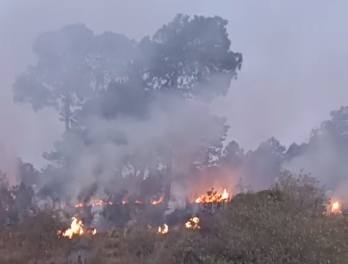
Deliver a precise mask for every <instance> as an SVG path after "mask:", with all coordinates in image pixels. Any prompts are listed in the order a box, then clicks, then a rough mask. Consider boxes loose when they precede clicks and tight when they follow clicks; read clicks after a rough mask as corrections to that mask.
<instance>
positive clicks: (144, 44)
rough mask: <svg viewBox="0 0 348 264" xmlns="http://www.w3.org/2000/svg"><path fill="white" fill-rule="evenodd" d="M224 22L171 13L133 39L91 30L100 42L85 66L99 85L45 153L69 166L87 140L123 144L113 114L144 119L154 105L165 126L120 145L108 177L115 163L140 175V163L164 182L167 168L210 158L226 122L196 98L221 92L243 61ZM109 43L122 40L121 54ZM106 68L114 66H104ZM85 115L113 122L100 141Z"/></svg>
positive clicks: (213, 157)
mask: <svg viewBox="0 0 348 264" xmlns="http://www.w3.org/2000/svg"><path fill="white" fill-rule="evenodd" d="M226 25H227V21H226V20H223V19H221V18H219V17H214V18H205V17H198V16H196V17H194V18H193V19H190V18H189V17H188V16H184V15H178V16H177V17H176V18H175V19H174V20H173V21H172V22H171V23H169V24H168V25H165V26H163V27H162V28H161V29H160V30H158V31H157V32H156V33H155V35H154V36H153V37H152V38H149V37H148V38H144V39H142V40H141V41H140V42H139V43H136V42H134V41H130V42H128V40H127V38H126V37H124V36H121V35H118V34H115V33H107V34H103V35H101V36H99V37H98V38H96V37H94V42H93V43H99V44H93V47H94V49H93V51H92V52H91V54H92V55H93V56H94V57H93V56H92V55H89V57H88V58H90V61H93V63H94V64H93V65H94V66H95V65H99V66H97V67H94V66H93V69H94V70H93V71H92V72H93V74H94V75H98V78H96V77H94V79H95V80H98V81H97V82H98V84H97V85H96V86H98V87H99V86H100V87H103V88H100V89H99V88H98V89H97V90H98V92H95V93H93V94H92V96H90V97H89V98H87V99H86V100H84V102H83V104H82V106H81V108H80V109H79V110H76V111H75V112H74V116H75V118H76V121H75V122H74V125H73V126H71V129H70V130H69V131H68V132H66V133H65V134H64V135H63V138H62V140H60V141H58V142H57V143H56V144H55V148H56V150H55V151H54V152H52V153H50V154H49V155H48V154H46V155H45V157H46V158H47V159H50V160H51V161H54V162H56V163H57V165H58V166H63V167H65V168H67V171H68V170H70V168H71V167H70V165H72V164H74V162H75V161H76V160H78V159H79V157H80V156H81V155H83V154H84V153H83V151H84V150H85V149H86V146H87V147H88V146H93V149H94V151H97V149H98V144H99V145H101V144H104V143H105V142H106V141H107V142H108V143H110V144H113V146H115V147H120V148H122V149H127V144H129V142H128V138H127V137H128V135H127V133H126V132H124V131H123V130H122V129H120V128H122V123H117V122H114V121H118V120H120V119H121V120H123V119H127V120H128V119H129V120H133V121H134V122H135V123H136V122H138V121H140V122H143V123H147V122H148V121H149V124H151V122H153V118H154V117H152V116H151V114H152V112H153V111H152V110H153V109H154V108H156V111H157V112H160V113H161V114H163V115H164V116H166V119H167V120H169V121H168V127H167V128H166V129H167V130H166V129H163V128H161V129H162V130H165V131H162V132H161V133H159V132H155V130H156V129H155V128H154V129H153V130H151V129H150V130H151V131H153V133H154V134H156V133H157V134H158V135H157V134H156V135H157V136H156V137H155V136H154V137H153V138H150V139H149V140H148V141H146V142H140V141H137V143H136V144H135V145H134V143H133V145H132V147H131V149H130V150H129V151H128V149H127V151H125V153H124V159H123V160H118V161H117V162H116V161H115V166H114V168H115V177H117V175H118V174H119V173H120V171H121V169H122V168H121V167H122V166H123V167H125V166H128V165H131V166H132V167H133V169H134V171H135V172H136V173H135V174H136V175H140V176H143V175H144V173H143V172H144V171H145V169H146V168H147V167H150V168H156V167H157V166H158V165H159V164H162V165H163V166H164V167H165V168H166V169H165V170H163V171H162V172H161V176H162V178H163V179H164V182H165V185H166V186H167V187H168V186H169V187H170V181H171V176H172V174H175V173H178V172H174V170H175V169H176V167H181V168H184V167H185V166H186V165H189V166H187V168H189V167H190V166H192V165H193V166H196V167H204V166H210V165H213V164H214V163H215V162H216V160H217V159H218V158H219V157H220V156H221V151H222V147H223V144H222V142H223V141H224V139H225V138H226V134H227V131H228V128H229V127H228V126H227V124H226V119H225V118H222V117H218V116H216V115H213V114H212V113H210V111H209V107H208V106H207V105H206V104H205V102H204V104H202V99H204V100H208V101H210V100H211V99H213V98H214V97H216V96H221V95H225V94H226V93H227V91H228V89H229V87H230V82H231V80H232V79H233V78H236V76H237V71H238V70H239V69H240V67H241V63H242V56H241V54H239V53H234V52H232V51H231V50H230V44H231V43H230V40H229V38H228V35H227V33H226ZM115 43H123V44H122V45H121V44H120V47H121V49H122V47H123V48H124V47H125V46H128V48H129V49H125V54H126V55H125V54H123V53H122V52H120V50H119V49H117V48H116V46H115V45H116V44H115ZM127 43H128V44H129V45H128V44H127ZM96 47H98V49H97V48H96ZM127 54H128V55H127ZM110 65H111V66H110ZM95 68H98V69H97V70H95ZM111 68H113V69H115V71H114V72H112V71H110V69H111ZM107 69H109V70H107ZM105 71H107V73H105ZM111 72H112V73H111ZM109 73H110V74H109ZM112 74H114V75H112ZM122 74H123V75H122ZM116 75H118V76H119V78H116V77H115V76H116ZM110 76H111V77H110ZM104 80H106V81H105V82H104ZM105 85H106V86H105ZM104 88H105V89H104ZM149 110H151V111H149ZM91 118H96V119H97V120H99V121H100V122H104V123H105V124H109V125H110V124H114V123H116V124H117V125H118V127H117V126H115V128H114V130H113V131H112V133H107V135H103V139H102V140H100V139H98V138H97V136H96V135H95V134H96V133H91V130H95V128H96V127H99V126H98V125H97V124H92V125H91V124H90V125H89V126H88V125H86V123H87V122H88V120H91ZM122 118H123V119H122ZM151 120H152V121H151ZM99 121H98V122H99ZM193 121H194V122H193ZM112 122H114V123H112ZM154 125H155V123H154ZM101 130H102V128H100V129H99V131H101ZM139 133H140V131H139ZM91 134H93V135H92V136H91ZM104 136H105V137H104ZM126 152H127V153H126ZM178 164H180V165H178ZM183 164H185V166H184V165H183ZM101 166H102V165H101ZM138 172H140V173H139V174H138ZM116 174H117V175H116ZM139 178H141V179H142V177H139ZM167 183H168V184H167ZM165 189H166V188H165ZM167 189H168V188H167Z"/></svg>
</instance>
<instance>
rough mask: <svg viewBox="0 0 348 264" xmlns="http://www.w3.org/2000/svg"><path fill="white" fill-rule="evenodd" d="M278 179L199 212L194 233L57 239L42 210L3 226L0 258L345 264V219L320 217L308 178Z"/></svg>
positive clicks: (319, 195) (320, 205) (316, 192)
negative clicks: (268, 186)
mask: <svg viewBox="0 0 348 264" xmlns="http://www.w3.org/2000/svg"><path fill="white" fill-rule="evenodd" d="M280 179H281V183H280V184H277V185H276V186H273V187H272V188H271V189H269V190H267V191H261V192H257V193H245V194H239V195H238V196H236V197H235V198H234V199H232V202H230V203H228V204H227V205H226V206H225V207H224V209H223V210H220V211H218V212H217V213H215V214H214V215H210V214H207V215H202V216H201V221H200V227H201V228H200V229H196V230H188V229H186V228H185V227H184V226H183V225H182V226H179V227H178V228H171V229H170V230H169V233H167V234H158V233H157V232H156V231H157V228H152V229H149V228H144V227H141V226H134V227H133V228H131V229H129V230H128V232H126V233H125V232H124V230H123V229H121V228H120V229H114V230H110V231H108V232H104V233H103V232H100V233H98V234H97V235H95V236H87V235H86V236H77V237H74V238H73V239H72V240H69V239H66V238H58V237H57V234H56V231H57V230H58V229H59V228H61V227H63V226H64V225H63V223H62V222H61V221H60V220H59V218H58V217H57V215H56V214H55V213H52V211H50V209H48V208H46V209H43V210H41V211H40V212H38V213H37V214H36V215H35V216H27V217H26V219H25V221H21V223H20V224H19V225H18V226H17V227H16V228H15V229H13V228H2V229H1V238H2V239H1V240H0V252H1V254H0V260H1V263H28V264H31V263H57V264H60V263H64V264H65V263H100V264H109V263H120V264H123V263H125V264H126V263H149V264H155V263H158V264H159V263H169V264H171V263H173V264H174V263H202V264H203V263H313V264H314V263H337V264H338V263H340V264H344V263H347V256H348V240H347V235H348V229H347V224H348V219H347V218H345V217H343V216H334V215H326V214H325V213H326V208H325V202H326V200H325V196H323V192H322V190H321V189H320V188H319V187H318V186H316V185H313V179H312V178H311V177H309V176H308V175H299V176H292V175H290V174H288V173H286V174H285V175H282V176H281V177H280ZM289 186H291V187H290V188H289ZM309 189H311V192H308V190H309ZM303 194H306V195H305V196H302V195H303ZM298 195H300V196H302V197H301V199H298V197H299V196H298ZM313 201H316V203H313ZM313 212H315V214H313Z"/></svg>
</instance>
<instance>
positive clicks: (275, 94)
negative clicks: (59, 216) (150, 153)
mask: <svg viewBox="0 0 348 264" xmlns="http://www.w3.org/2000/svg"><path fill="white" fill-rule="evenodd" d="M347 8H348V2H347V1H341V0H336V1H332V2H331V1H324V0H316V1H314V0H307V1H300V0H292V1H279V0H263V1H258V0H249V1H244V0H239V1H236V0H229V1H224V0H220V1H209V0H190V1H186V0H167V1H161V0H150V1H139V0H137V1H136V0H127V1H126V0H119V1H110V0H99V1H94V0H74V1H70V0H60V1H50V0H30V1H28V0H11V1H9V0H0V106H1V111H0V124H1V129H0V157H2V156H1V155H5V156H6V157H5V158H11V157H12V156H18V155H19V156H21V157H22V158H23V159H24V160H26V161H29V162H32V163H34V164H35V165H37V166H42V165H43V159H42V157H41V154H42V152H43V151H46V150H50V149H52V144H53V142H54V141H55V140H57V139H58V138H59V137H60V135H61V132H62V131H63V124H61V123H60V122H58V121H57V117H56V115H55V113H54V112H53V111H52V110H48V109H46V110H44V111H41V112H38V113H34V112H33V111H32V110H31V108H30V107H29V106H20V105H15V104H14V103H13V101H12V91H11V89H12V83H13V81H14V78H15V76H16V75H17V74H19V73H21V72H22V71H23V70H24V69H25V67H26V66H27V65H28V64H29V63H31V62H33V61H34V60H35V57H34V55H33V54H32V52H31V48H32V43H33V41H34V39H35V38H36V37H37V36H38V35H39V34H40V33H42V32H44V31H49V30H56V29H60V28H61V27H62V26H64V25H67V24H71V23H85V24H86V25H87V27H89V28H90V29H92V30H93V31H94V32H95V33H102V32H104V31H114V32H117V33H124V34H126V35H127V36H129V37H131V38H135V39H139V38H141V37H142V36H144V35H151V34H153V33H154V32H155V31H156V29H158V28H159V27H161V26H162V25H163V24H164V23H167V22H169V21H170V20H172V19H173V18H174V16H175V14H177V13H186V14H190V15H193V14H198V15H219V16H222V17H223V18H225V19H227V20H228V21H229V25H228V32H229V35H230V39H231V41H232V50H233V51H237V52H241V53H243V56H244V64H243V67H242V71H241V72H240V73H239V77H238V80H237V81H234V82H233V83H232V87H231V89H230V92H229V94H228V95H227V96H226V97H225V98H219V99H217V100H216V101H215V102H214V103H213V105H212V109H213V111H215V112H216V113H218V114H220V115H223V116H226V117H227V119H228V122H229V124H230V126H231V130H230V134H229V138H230V139H235V140H236V141H237V142H239V143H240V145H241V146H242V147H243V148H245V149H252V148H255V147H257V145H258V144H259V143H260V142H261V141H263V140H266V139H267V138H269V137H271V136H275V137H276V138H278V139H279V140H280V141H281V142H282V143H283V144H285V145H289V144H291V143H292V142H298V143H301V142H303V141H305V140H306V139H308V136H309V133H310V131H311V129H312V128H314V127H316V126H318V125H319V124H320V122H321V121H323V120H324V119H327V118H328V117H329V113H330V111H332V110H335V109H338V108H339V107H340V106H342V105H347V104H348V89H345V88H346V86H347V84H348V74H347V73H346V72H345V69H346V65H347V63H348V31H347V29H346V26H345V25H347V24H348V17H347V16H346V11H345V10H347ZM2 159H3V157H2Z"/></svg>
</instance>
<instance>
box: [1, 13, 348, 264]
mask: <svg viewBox="0 0 348 264" xmlns="http://www.w3.org/2000/svg"><path fill="white" fill-rule="evenodd" d="M227 23H228V22H227V21H226V20H224V19H222V18H220V17H202V16H195V17H193V18H190V17H189V16H186V15H177V16H176V17H175V18H174V19H173V20H172V21H171V22H170V23H168V24H166V25H164V26H163V27H161V28H160V29H159V30H158V31H157V32H156V33H155V34H154V35H153V36H151V37H144V38H143V39H142V40H140V41H134V40H131V39H129V38H127V37H126V36H124V35H120V34H116V33H113V32H106V33H103V34H101V35H95V34H94V33H93V32H92V31H91V30H90V29H88V28H87V27H86V26H84V25H82V24H75V25H68V26H66V27H64V28H62V29H61V30H58V31H52V32H47V33H44V34H42V35H41V36H39V38H38V39H37V40H36V41H35V43H34V48H33V51H34V53H35V55H37V57H38V60H37V63H36V64H35V65H30V66H28V67H27V69H26V71H25V72H23V73H22V74H20V75H19V76H18V77H17V78H16V80H15V82H14V85H13V93H14V96H13V99H14V101H15V102H16V103H21V104H22V103H28V104H30V105H31V106H32V108H33V109H34V110H35V111H38V110H40V109H42V108H44V107H53V108H54V109H56V110H57V112H58V114H59V115H60V120H61V121H64V125H65V132H64V134H63V135H62V138H61V139H60V140H58V141H57V142H56V144H55V149H54V151H52V152H49V153H44V154H43V156H44V157H45V159H46V160H47V161H49V165H48V166H47V167H45V168H43V169H42V170H41V171H38V170H37V169H35V168H34V166H33V165H32V164H28V163H25V162H23V161H22V160H19V163H18V167H19V170H18V173H19V175H18V176H19V178H20V179H21V184H20V185H18V186H14V187H13V186H9V184H8V183H7V182H6V177H5V176H4V175H3V177H2V178H1V182H0V225H1V228H0V229H1V230H0V237H1V239H0V261H1V263H9V264H10V263H11V264H12V263H13V264H15V263H16V264H17V263H28V264H31V263H33V264H34V263H37V264H41V263H56V264H60V263H74V262H76V263H83V262H85V261H87V262H86V263H93V264H94V263H100V264H109V263H110V264H118V263H119V264H123V263H125V264H126V263H127V264H128V263H143V264H146V263H148V264H156V263H158V264H159V263H168V264H171V263H173V264H174V263H199V264H205V263H216V264H227V263H231V264H232V263H240V264H242V263H259V264H263V263H265V264H266V263H276V264H281V263H309V264H310V263H313V264H314V263H315V264H318V263H334V264H336V263H337V264H344V263H348V262H347V259H348V258H347V257H348V238H347V237H348V236H347V235H348V234H347V233H348V229H347V226H348V220H347V219H346V218H345V217H343V216H337V215H327V214H326V203H327V197H326V196H325V192H324V189H322V188H321V186H319V184H318V182H317V181H316V180H315V179H314V178H312V177H310V176H308V175H303V174H301V175H298V176H294V175H292V174H291V173H290V172H282V167H284V165H286V164H288V165H289V164H292V162H294V161H296V159H298V158H305V159H304V160H306V161H307V162H309V163H310V164H315V166H314V169H317V171H319V168H322V167H323V166H326V168H332V167H334V169H331V171H330V172H333V175H334V177H331V178H330V184H329V185H330V187H333V188H334V187H337V186H338V185H339V182H340V180H342V179H343V178H344V176H345V175H346V172H347V171H348V167H347V166H348V165H347V162H346V161H345V157H346V156H347V154H348V152H347V150H348V140H347V139H348V137H347V135H348V133H347V132H348V126H347V122H346V120H347V115H348V111H347V109H348V107H342V108H341V109H340V110H338V111H334V112H333V113H332V115H331V119H330V120H328V121H325V122H323V123H322V125H321V126H320V127H319V128H318V129H315V130H313V131H312V134H311V137H310V140H309V142H308V143H303V144H301V145H297V144H295V143H294V144H293V145H291V146H290V147H289V148H286V147H284V146H283V145H282V144H281V143H280V142H279V141H278V140H277V139H275V138H270V139H268V140H266V141H264V142H262V143H261V144H260V146H259V147H258V148H257V149H256V150H254V151H244V150H243V149H242V148H241V147H240V146H239V145H238V143H237V142H235V141H234V140H232V141H231V142H226V138H227V133H228V131H229V125H228V124H227V121H226V119H225V118H224V117H220V116H217V115H215V114H213V113H211V112H210V111H209V107H207V106H206V104H207V103H210V102H211V101H212V100H214V98H216V97H218V96H225V95H226V94H227V92H228V90H229V87H230V83H231V81H232V80H234V79H236V77H237V73H238V71H239V70H240V69H241V65H242V55H241V54H240V53H238V52H233V51H231V40H230V38H229V36H228V34H227V29H226V26H227ZM163 117H164V118H163ZM168 120H169V121H168ZM224 143H227V144H224ZM328 145H329V146H330V153H332V156H333V157H335V162H334V163H333V164H330V166H327V164H325V163H323V162H322V161H323V157H322V155H320V154H322V153H324V152H325V151H326V150H327V149H328ZM160 165H161V166H162V168H161V169H160V168H159V167H161V166H160ZM125 169H129V170H130V171H131V172H130V173H129V174H128V175H127V177H124V173H123V172H124V170H125ZM224 170H227V171H229V172H236V171H238V172H241V175H242V178H243V179H242V180H243V181H245V182H247V184H253V185H254V186H256V187H257V188H258V189H263V191H260V192H256V193H253V192H241V193H240V194H238V195H236V197H234V199H232V201H231V202H229V203H226V204H224V205H225V206H221V208H220V210H217V211H215V212H214V213H212V212H211V211H210V210H209V208H208V207H209V206H208V207H207V208H205V209H207V210H203V213H202V215H200V226H201V228H200V229H197V230H188V229H186V228H185V226H184V223H182V224H181V225H179V226H177V227H174V226H170V230H169V233H168V234H157V232H156V231H157V226H156V225H153V224H152V228H148V226H147V225H146V224H145V223H147V222H146V221H147V217H148V215H145V214H141V213H139V212H137V210H135V209H134V208H133V206H131V205H130V203H129V204H127V205H123V204H122V203H121V204H120V203H119V204H117V203H113V202H114V201H121V200H122V199H123V198H125V197H126V196H127V199H128V201H131V200H132V201H136V199H137V197H136V195H137V196H141V199H143V200H150V199H154V197H157V198H158V196H161V197H162V196H163V203H162V204H161V206H158V207H156V208H158V211H156V212H155V211H153V212H150V214H151V215H153V216H155V218H156V220H158V222H159V224H160V222H161V220H162V217H163V215H164V212H165V210H167V208H168V205H169V200H170V198H172V197H171V187H172V184H173V183H176V182H181V181H183V182H185V183H187V182H191V184H192V182H193V183H194V184H193V185H196V183H197V182H198V177H199V176H200V175H201V174H204V173H206V174H209V175H208V176H209V177H211V178H213V180H218V176H219V175H220V174H222V173H221V172H222V171H224ZM317 171H315V173H314V175H315V176H317V174H316V172H317ZM322 172H323V170H322ZM326 172H327V171H326ZM326 172H325V173H326ZM145 174H146V175H147V177H145ZM279 175H281V176H280V177H279ZM318 175H319V174H318ZM320 176H322V175H320ZM276 179H277V181H276V183H275V184H274V185H273V187H271V188H269V186H271V183H274V181H275V180H276ZM34 185H35V188H37V189H38V190H34ZM124 191H125V192H124ZM96 193H103V194H105V195H106V196H107V197H108V198H109V199H110V201H108V202H110V204H109V205H107V206H106V207H105V211H104V212H103V213H104V215H105V216H106V218H108V219H109V220H112V221H113V222H114V223H116V224H115V225H117V226H118V227H117V228H114V229H112V230H109V231H107V232H98V233H97V234H96V235H95V236H89V235H86V236H80V237H76V238H74V239H72V240H69V239H65V238H59V237H58V236H57V230H61V229H63V228H64V227H66V224H67V223H66V222H63V221H62V219H64V217H62V216H65V217H71V216H72V213H71V212H67V211H65V210H62V209H61V208H59V207H55V206H46V207H42V206H41V205H40V202H42V201H43V200H45V199H46V198H50V199H51V201H53V205H56V204H57V203H58V202H62V201H64V202H66V201H69V202H70V201H74V202H75V200H77V202H81V203H87V202H88V201H90V199H91V197H92V196H94V195H95V194H96ZM132 195H133V196H132ZM67 207H68V206H67ZM81 211H82V212H80V213H81V214H82V215H83V216H82V218H83V217H84V218H85V219H84V222H86V223H87V222H91V218H92V217H93V214H92V208H91V207H88V206H86V207H83V208H82V209H81ZM145 211H146V210H145ZM146 212H147V211H146ZM133 218H136V220H137V222H136V224H135V225H133V226H131V227H129V228H128V226H127V224H128V223H129V221H130V220H134V219H133ZM125 227H127V229H125Z"/></svg>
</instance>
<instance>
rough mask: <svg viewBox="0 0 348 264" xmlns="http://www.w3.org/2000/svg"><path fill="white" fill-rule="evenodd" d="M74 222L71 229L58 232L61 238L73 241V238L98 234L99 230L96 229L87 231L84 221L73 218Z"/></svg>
mask: <svg viewBox="0 0 348 264" xmlns="http://www.w3.org/2000/svg"><path fill="white" fill-rule="evenodd" d="M72 220H73V221H72V223H71V225H70V228H69V229H67V230H65V231H62V230H58V231H57V235H58V236H59V237H66V238H69V239H72V238H73V236H82V235H84V234H90V235H95V234H96V233H97V230H96V229H94V228H93V229H86V228H85V227H84V225H83V223H82V221H81V220H79V219H77V218H76V217H73V218H72Z"/></svg>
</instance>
